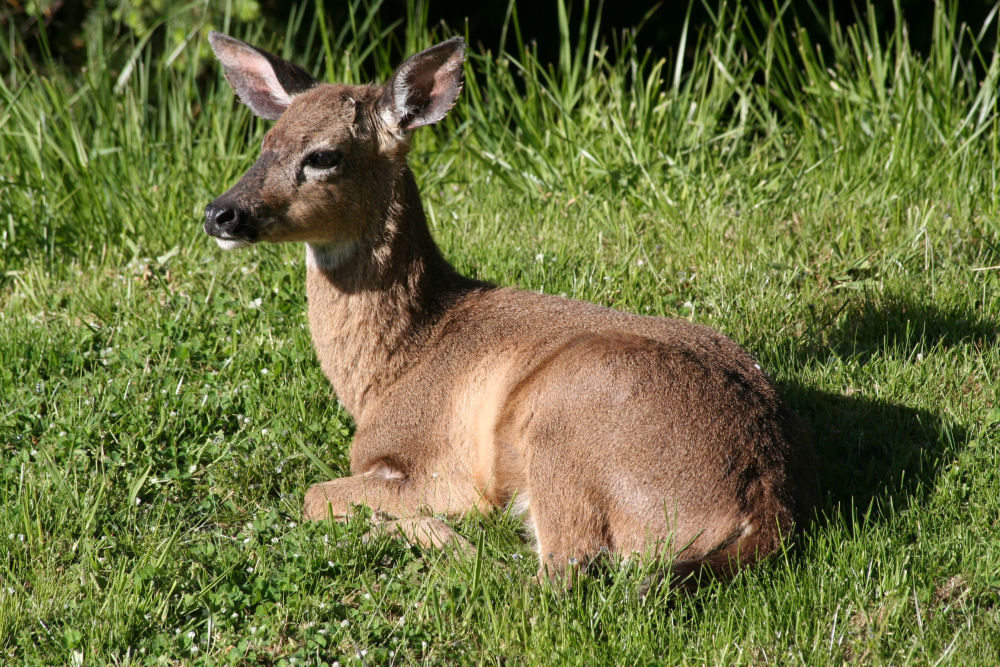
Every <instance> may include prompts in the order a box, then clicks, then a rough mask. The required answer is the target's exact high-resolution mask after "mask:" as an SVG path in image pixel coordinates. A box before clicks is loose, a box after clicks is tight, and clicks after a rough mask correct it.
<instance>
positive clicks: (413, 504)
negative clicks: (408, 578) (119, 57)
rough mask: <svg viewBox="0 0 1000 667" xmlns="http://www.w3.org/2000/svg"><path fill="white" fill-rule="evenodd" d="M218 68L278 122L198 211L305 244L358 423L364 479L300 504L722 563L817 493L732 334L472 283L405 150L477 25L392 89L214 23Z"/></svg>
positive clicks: (325, 353) (766, 539)
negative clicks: (334, 79)
mask: <svg viewBox="0 0 1000 667" xmlns="http://www.w3.org/2000/svg"><path fill="white" fill-rule="evenodd" d="M211 43H212V48H213V49H214V50H215V54H216V56H217V57H218V58H219V60H220V61H221V62H222V65H223V67H224V69H225V74H226V78H227V79H228V80H229V82H230V84H232V86H233V88H234V89H235V91H236V93H237V94H238V95H239V97H240V99H241V100H242V101H243V102H244V103H246V104H247V105H248V106H249V107H250V108H251V109H252V110H253V112H254V113H256V114H257V115H258V116H261V117H263V118H267V119H271V120H276V121H277V123H276V124H275V125H274V127H273V128H272V129H271V130H270V131H269V132H268V133H267V136H266V137H265V138H264V143H263V148H262V152H261V155H260V158H259V159H258V160H257V162H256V164H254V165H253V166H252V167H251V168H250V170H249V171H248V172H247V173H246V174H245V175H244V176H243V178H242V179H241V180H240V181H239V182H238V183H237V184H236V185H235V186H233V188H232V189H231V190H229V191H228V192H226V193H225V194H223V195H222V196H220V197H218V198H217V199H216V200H215V201H213V202H212V203H211V204H209V205H208V207H207V208H206V210H205V231H206V232H207V233H208V234H210V235H212V236H213V237H215V240H216V241H217V242H218V244H219V245H220V246H222V247H223V248H237V247H241V246H246V245H250V244H252V243H257V242H260V241H269V242H278V241H300V242H305V244H306V286H307V291H308V300H309V325H310V329H311V331H312V338H313V341H314V343H315V347H316V353H317V355H318V357H319V361H320V363H321V365H322V367H323V370H324V372H325V373H326V375H327V376H328V377H329V379H330V381H331V382H332V384H333V387H334V389H335V391H336V394H337V396H338V397H339V399H340V401H341V402H342V403H343V405H344V406H346V408H347V409H348V410H349V411H350V412H351V414H352V415H353V416H354V418H355V420H356V422H357V435H356V436H355V438H354V443H353V445H352V446H351V471H352V473H353V474H352V476H351V477H346V478H343V479H335V480H332V481H329V482H325V483H322V484H317V485H314V486H312V487H311V488H310V489H309V490H308V492H307V493H306V496H305V508H304V514H305V516H306V517H307V518H309V519H321V518H326V517H334V518H342V517H345V516H347V515H349V514H350V513H351V511H352V506H354V505H358V504H360V505H367V506H368V507H370V508H371V509H372V510H373V511H374V514H375V517H376V519H377V520H381V521H383V522H386V523H388V524H389V525H393V526H395V527H397V528H399V529H400V530H401V531H402V532H404V533H405V534H407V535H408V536H410V538H411V539H417V540H421V541H424V542H426V541H431V542H433V543H442V542H447V541H449V540H451V539H455V538H456V536H455V534H454V533H453V532H452V530H451V529H450V528H449V527H448V526H447V524H445V523H444V522H443V521H441V520H440V519H438V518H436V517H435V515H447V516H458V515H462V514H464V513H467V512H469V511H471V510H473V509H478V510H480V511H483V512H488V511H490V509H491V508H494V507H504V506H507V505H510V504H513V508H514V509H516V510H517V511H519V512H523V513H524V516H525V521H526V524H527V526H528V527H529V530H530V532H531V533H532V534H533V537H534V539H535V543H536V545H537V550H538V555H539V558H540V563H541V569H540V572H539V574H540V575H541V576H543V575H544V574H545V573H548V574H549V575H550V576H551V575H553V574H557V573H561V572H564V571H565V569H566V567H567V565H571V564H577V563H579V564H581V565H584V564H586V563H587V562H589V560H590V559H592V558H594V557H595V556H596V555H597V554H599V553H608V552H610V553H616V554H622V555H628V554H632V553H636V552H644V551H646V552H648V551H649V550H653V551H657V550H659V551H666V552H669V553H672V554H675V555H676V559H675V560H674V565H673V572H674V574H675V575H678V574H679V575H683V574H684V573H689V572H691V571H693V570H695V569H699V568H701V567H707V568H709V569H711V570H713V571H715V572H716V573H718V574H721V575H727V574H731V573H733V572H735V570H736V569H737V568H739V567H740V566H743V565H747V564H750V563H753V562H755V561H757V560H759V559H761V558H762V557H764V556H766V555H767V554H769V553H771V552H773V551H774V550H775V549H776V548H777V547H778V546H779V541H780V539H781V536H782V535H784V534H787V533H788V532H789V531H790V530H791V529H792V526H793V524H795V522H796V521H801V520H802V519H804V518H806V515H807V514H808V513H809V512H810V511H811V508H812V506H813V504H814V502H815V499H816V483H815V479H816V469H815V468H816V464H815V462H814V455H813V453H812V450H811V448H810V445H809V443H808V442H807V440H806V438H805V437H804V436H803V434H802V432H801V431H800V430H799V429H798V427H797V426H796V423H797V422H796V419H795V417H794V415H793V414H792V413H791V412H790V411H789V410H788V409H787V408H786V406H785V405H784V404H783V403H782V401H781V399H780V398H779V396H778V394H777V392H776V390H775V388H774V386H773V385H772V383H771V381H770V380H769V379H768V378H767V376H766V375H765V374H764V373H763V372H762V371H761V370H760V366H759V365H757V364H756V363H755V362H754V360H753V358H751V357H750V356H749V355H748V354H747V353H746V352H745V351H744V350H743V349H742V348H740V347H739V346H738V345H737V344H736V343H734V342H733V341H731V340H729V339H728V338H725V337H724V336H722V335H720V334H719V333H716V332H715V331H713V330H711V329H708V328H706V327H703V326H698V325H694V324H690V323H688V322H685V321H681V320H675V319H664V318H656V317H640V316H637V315H631V314H627V313H620V312H616V311H614V310H609V309H606V308H601V307H598V306H595V305H592V304H589V303H584V302H580V301H573V300H568V299H564V298H559V297H555V296H546V295H541V294H538V293H535V292H525V291H519V290H515V289H509V288H502V287H497V286H495V285H491V284H487V283H483V282H479V281H476V280H471V279H469V278H465V277H463V276H461V275H459V274H458V273H457V272H456V271H455V270H454V269H453V268H452V267H451V266H450V265H449V264H448V262H447V261H446V260H445V259H444V258H443V257H442V256H441V253H440V252H439V251H438V248H437V246H436V245H435V243H434V241H433V240H432V238H431V235H430V233H429V230H428V227H427V221H426V219H425V217H424V211H423V208H422V205H421V202H420V195H419V192H418V190H417V185H416V182H415V181H414V177H413V173H412V172H411V171H410V169H409V167H408V166H407V163H406V155H407V152H408V151H409V148H410V133H411V132H412V130H414V129H416V128H418V127H420V126H421V125H427V124H430V123H434V122H437V121H439V120H441V118H443V117H444V115H445V114H446V113H447V112H448V110H449V109H450V108H451V106H452V105H453V104H454V103H455V100H456V98H457V96H458V94H459V91H460V89H461V85H462V62H463V52H464V42H463V41H462V39H460V38H454V39H450V40H448V41H446V42H443V43H441V44H438V45H437V46H434V47H431V48H429V49H427V50H426V51H423V52H421V53H418V54H417V55H415V56H413V57H411V58H410V59H409V60H407V61H406V62H404V63H403V64H402V65H401V66H400V67H399V68H398V69H397V70H396V72H395V73H394V74H393V75H392V78H391V79H390V80H389V82H388V83H387V84H385V85H384V86H375V85H366V86H348V85H333V84H324V83H317V82H316V81H314V80H313V79H312V77H310V76H309V75H308V74H306V73H305V72H304V71H303V70H301V69H299V68H298V67H296V66H295V65H293V64H291V63H289V62H287V61H284V60H282V59H280V58H278V57H276V56H274V55H272V54H269V53H267V52H265V51H263V50H261V49H258V48H256V47H253V46H250V45H248V44H245V43H243V42H240V41H238V40H236V39H233V38H231V37H227V36H225V35H221V34H218V33H213V34H212V35H211Z"/></svg>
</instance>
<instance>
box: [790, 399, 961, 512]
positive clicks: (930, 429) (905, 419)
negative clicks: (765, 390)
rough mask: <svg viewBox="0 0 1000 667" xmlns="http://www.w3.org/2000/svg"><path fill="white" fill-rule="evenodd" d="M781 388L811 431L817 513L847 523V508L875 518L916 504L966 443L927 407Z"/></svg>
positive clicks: (958, 429)
mask: <svg viewBox="0 0 1000 667" xmlns="http://www.w3.org/2000/svg"><path fill="white" fill-rule="evenodd" d="M781 390H782V393H783V394H784V396H785V397H786V399H787V400H788V403H789V404H790V405H791V406H792V408H793V409H794V410H795V411H796V412H797V413H798V414H799V415H800V416H801V417H802V418H803V419H804V420H805V421H806V423H807V424H809V426H810V427H811V429H812V434H813V444H814V446H815V447H816V454H817V457H818V458H819V462H820V473H819V476H820V484H821V488H822V492H823V501H822V506H821V509H822V510H823V511H825V512H826V513H827V514H828V515H829V514H831V513H843V514H844V515H845V516H844V518H845V519H846V520H848V521H850V520H851V516H852V512H851V508H852V506H853V507H854V508H856V509H857V510H858V514H859V515H863V514H864V513H865V511H866V510H867V509H868V508H869V506H871V509H872V512H871V516H872V518H874V519H876V520H878V519H879V518H884V517H885V516H886V515H887V513H888V512H890V511H891V510H890V508H895V510H900V509H904V508H906V507H907V506H909V505H910V504H911V503H913V502H919V500H920V498H921V494H922V489H926V488H927V487H929V486H931V485H933V482H934V479H935V478H936V477H937V474H938V472H939V470H940V468H941V465H942V464H943V463H944V462H945V461H947V460H949V459H950V458H951V457H952V456H954V455H956V454H957V453H958V451H959V450H960V449H961V447H962V446H963V445H964V443H965V441H966V440H967V435H966V432H965V430H964V429H963V428H962V427H961V426H960V425H958V424H956V423H954V422H952V421H947V420H944V419H942V418H940V417H938V416H936V415H934V414H932V413H930V412H928V411H927V410H922V409H917V408H910V407H906V406H903V405H897V404H895V403H890V402H888V401H880V400H872V399H867V398H857V397H853V396H843V395H838V394H831V393H828V392H824V391H818V390H815V389H810V388H808V387H804V386H801V385H796V384H785V385H783V386H782V387H781ZM821 522H822V519H821Z"/></svg>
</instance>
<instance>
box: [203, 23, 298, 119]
mask: <svg viewBox="0 0 1000 667" xmlns="http://www.w3.org/2000/svg"><path fill="white" fill-rule="evenodd" d="M208 41H209V43H211V45H212V50H213V51H215V57H216V58H218V59H219V62H221V63H222V67H223V69H225V71H226V80H227V81H229V85H231V86H232V87H233V90H234V91H236V94H237V95H238V96H239V98H240V101H241V102H243V103H244V104H246V105H247V106H248V107H250V110H251V111H253V112H254V113H255V114H257V115H258V116H260V117H261V118H267V119H268V120H277V119H279V118H281V114H283V113H284V112H285V109H287V108H288V105H289V104H291V103H292V98H293V97H294V96H295V95H297V94H298V93H301V92H303V91H305V90H308V89H309V88H312V87H313V86H314V85H316V80H315V79H313V78H312V77H311V76H309V74H308V73H307V72H306V71H305V70H303V69H302V68H300V67H298V66H296V65H293V64H292V63H290V62H288V61H287V60H285V59H283V58H279V57H278V56H276V55H274V54H272V53H268V52H267V51H265V50H263V49H258V48H257V47H256V46H250V45H249V44H247V43H246V42H241V41H240V40H238V39H233V38H232V37H229V36H228V35H223V34H222V33H218V32H211V33H209V35H208Z"/></svg>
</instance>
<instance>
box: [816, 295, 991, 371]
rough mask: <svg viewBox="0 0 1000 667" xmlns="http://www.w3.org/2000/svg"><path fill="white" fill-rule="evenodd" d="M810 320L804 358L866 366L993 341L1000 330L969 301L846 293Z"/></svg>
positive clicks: (818, 311) (818, 310)
mask: <svg viewBox="0 0 1000 667" xmlns="http://www.w3.org/2000/svg"><path fill="white" fill-rule="evenodd" d="M845 296H846V298H844V299H842V300H838V302H828V303H826V304H824V305H823V306H821V307H820V308H818V309H817V310H816V311H815V312H814V314H813V322H812V325H811V327H810V331H809V334H810V335H809V340H810V343H809V346H808V347H807V349H806V350H803V351H802V354H805V355H806V356H809V357H813V358H818V359H820V360H826V359H827V358H829V356H830V355H831V354H834V355H836V356H839V357H857V358H859V359H860V360H861V361H868V360H869V359H870V358H871V357H872V356H874V355H876V354H886V353H889V354H893V353H898V354H900V355H906V354H909V353H910V352H911V351H912V350H913V349H914V348H915V347H916V346H917V345H921V346H923V347H924V348H925V349H931V348H934V347H941V348H949V347H954V346H956V345H966V344H972V345H976V346H977V347H982V346H985V345H988V344H991V343H995V342H996V341H997V338H998V336H1000V325H998V323H997V322H996V321H994V320H992V319H990V318H987V317H985V316H984V315H983V314H982V312H981V310H977V309H976V307H975V305H976V304H975V303H974V302H973V301H972V300H971V299H969V300H966V301H965V302H963V303H961V304H941V303H938V302H936V301H934V299H933V297H932V296H930V295H925V294H912V293H896V292H889V293H873V292H854V293H847V294H846V295H845Z"/></svg>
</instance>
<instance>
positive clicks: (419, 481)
mask: <svg viewBox="0 0 1000 667" xmlns="http://www.w3.org/2000/svg"><path fill="white" fill-rule="evenodd" d="M478 501H479V496H478V494H476V493H475V491H474V489H473V488H472V482H471V480H467V479H459V478H456V477H455V476H449V477H444V476H441V475H413V476H407V475H404V474H402V473H399V472H398V471H395V470H390V469H387V468H385V467H382V466H376V467H373V469H371V470H369V471H368V472H365V473H364V474H361V475H353V476H351V477H342V478H340V479H334V480H331V481H329V482H323V483H321V484H314V485H313V486H311V487H309V490H308V491H306V497H305V503H304V507H303V515H304V517H305V518H306V519H307V520H313V521H315V520H319V519H325V518H333V519H344V518H346V517H347V516H348V515H349V514H350V513H351V511H352V508H353V506H354V505H365V506H366V507H369V508H371V509H372V510H373V512H374V513H375V517H374V519H373V523H374V524H375V528H376V530H379V531H382V532H396V533H399V534H401V535H402V536H403V537H404V538H405V539H406V540H407V541H409V542H411V543H416V544H420V545H422V546H425V547H435V548H440V547H443V546H445V545H453V546H457V547H458V548H460V549H467V548H469V546H470V545H469V544H468V541H467V540H465V539H464V538H462V537H461V536H460V535H458V534H457V533H456V532H455V531H453V530H452V529H451V527H449V526H448V524H446V523H445V522H444V521H442V520H441V519H438V518H435V517H433V516H429V515H433V514H446V515H450V516H455V515H461V514H464V513H466V512H468V511H470V510H472V509H473V508H474V507H476V505H477V504H478Z"/></svg>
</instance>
